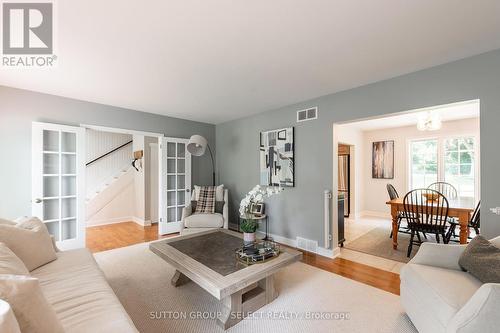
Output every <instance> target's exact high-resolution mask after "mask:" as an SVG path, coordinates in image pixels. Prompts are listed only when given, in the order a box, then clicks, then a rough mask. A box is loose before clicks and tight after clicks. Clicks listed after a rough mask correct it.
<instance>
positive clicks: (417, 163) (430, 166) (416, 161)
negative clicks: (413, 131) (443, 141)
mask: <svg viewBox="0 0 500 333" xmlns="http://www.w3.org/2000/svg"><path fill="white" fill-rule="evenodd" d="M437 148H438V140H434V139H432V140H416V141H412V142H411V147H410V153H411V187H412V188H424V187H427V186H429V185H430V184H432V183H434V182H436V181H437V180H438V149H437Z"/></svg>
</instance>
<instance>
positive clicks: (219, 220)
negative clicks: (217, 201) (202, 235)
mask: <svg viewBox="0 0 500 333" xmlns="http://www.w3.org/2000/svg"><path fill="white" fill-rule="evenodd" d="M223 225H224V217H223V216H222V214H219V213H214V214H193V215H190V216H188V217H186V218H185V219H184V227H186V228H222V226H223Z"/></svg>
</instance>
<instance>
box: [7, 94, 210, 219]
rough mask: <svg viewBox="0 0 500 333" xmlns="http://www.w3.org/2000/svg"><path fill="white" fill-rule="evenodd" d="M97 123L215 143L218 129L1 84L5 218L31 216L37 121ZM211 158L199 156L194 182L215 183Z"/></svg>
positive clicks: (195, 164)
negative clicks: (198, 136) (33, 125)
mask: <svg viewBox="0 0 500 333" xmlns="http://www.w3.org/2000/svg"><path fill="white" fill-rule="evenodd" d="M32 121H43V122H53V123H60V124H67V125H79V124H92V125H100V126H108V127H117V128H125V129H133V130H142V131H148V132H156V133H164V134H165V135H167V136H172V137H181V138H189V137H190V136H191V135H192V134H201V135H203V136H204V137H206V138H207V139H208V140H209V143H210V144H211V145H214V144H215V126H214V125H210V124H205V123H199V122H193V121H188V120H182V119H177V118H170V117H164V116H159V115H154V114H150V113H143V112H137V111H133V110H128V109H123V108H117V107H112V106H106V105H101V104H96V103H89V102H84V101H79V100H74V99H69V98H63V97H57V96H52V95H46V94H40V93H35V92H30V91H26V90H19V89H13V88H8V87H2V86H0V156H1V157H0V186H1V190H0V217H6V218H15V217H18V216H22V215H29V214H30V213H31V122H32ZM211 182H212V178H211V163H210V157H209V156H208V155H206V156H202V157H194V158H193V183H194V184H211Z"/></svg>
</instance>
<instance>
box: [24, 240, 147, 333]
mask: <svg viewBox="0 0 500 333" xmlns="http://www.w3.org/2000/svg"><path fill="white" fill-rule="evenodd" d="M31 275H32V276H35V277H37V278H39V280H40V285H41V287H42V290H43V292H44V294H45V295H46V297H47V300H48V301H49V303H51V304H52V306H53V308H54V310H55V311H56V313H57V316H58V317H59V319H60V320H61V323H62V325H63V326H64V328H65V330H66V331H68V332H82V333H83V332H103V333H110V332H137V330H136V329H135V327H134V324H133V323H132V321H131V320H130V317H129V316H128V314H127V313H126V312H125V309H124V308H123V306H122V305H121V303H120V301H119V300H118V298H117V297H116V295H115V294H114V292H113V290H112V289H111V287H110V286H109V285H108V283H107V281H106V279H105V277H104V274H103V273H102V271H101V270H100V268H99V267H98V266H97V263H96V262H95V260H94V257H93V256H92V254H91V253H90V252H89V251H88V250H87V249H78V250H71V251H63V252H58V253H57V260H55V261H53V262H51V263H49V264H47V265H44V266H42V267H40V268H38V269H36V270H34V271H33V272H31Z"/></svg>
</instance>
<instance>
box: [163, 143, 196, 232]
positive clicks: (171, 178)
mask: <svg viewBox="0 0 500 333" xmlns="http://www.w3.org/2000/svg"><path fill="white" fill-rule="evenodd" d="M187 141H188V140H186V139H170V138H166V139H164V144H163V147H164V148H163V149H164V156H163V158H164V161H163V162H164V163H163V165H164V170H163V173H164V186H165V190H164V191H165V192H164V194H163V195H164V196H165V197H164V198H165V200H164V204H165V206H164V225H160V233H173V232H179V231H180V225H181V221H182V211H183V208H184V207H185V206H186V203H187V202H189V194H190V187H191V178H190V177H191V174H190V166H191V165H190V161H191V160H190V158H191V155H190V154H189V153H188V152H187V151H186V144H187Z"/></svg>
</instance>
